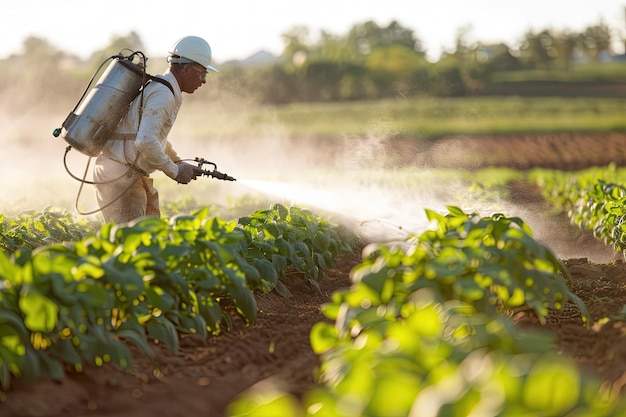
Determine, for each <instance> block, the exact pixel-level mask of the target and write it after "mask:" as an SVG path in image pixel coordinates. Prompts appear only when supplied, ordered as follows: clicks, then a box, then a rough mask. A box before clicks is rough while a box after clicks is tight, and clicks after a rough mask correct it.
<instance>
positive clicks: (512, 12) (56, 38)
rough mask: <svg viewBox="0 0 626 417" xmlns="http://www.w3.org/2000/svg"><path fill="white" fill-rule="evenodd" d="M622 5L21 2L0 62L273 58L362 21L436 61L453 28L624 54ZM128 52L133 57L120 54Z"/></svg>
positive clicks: (482, 0)
mask: <svg viewBox="0 0 626 417" xmlns="http://www.w3.org/2000/svg"><path fill="white" fill-rule="evenodd" d="M625 7H626V0H524V1H512V0H436V1H433V0H264V1H256V0H222V1H206V0H204V1H199V0H173V1H170V2H166V1H162V0H152V1H144V0H106V1H100V2H96V1H92V0H20V1H11V2H3V5H2V6H0V15H1V16H2V25H0V59H3V58H7V57H8V56H10V55H11V54H16V53H20V52H21V49H22V45H23V41H24V39H26V38H27V37H28V36H36V37H40V38H44V39H46V40H47V41H48V42H49V43H50V44H51V45H52V46H54V47H56V48H58V49H60V50H62V51H65V52H69V53H74V54H77V55H79V56H81V57H83V58H86V57H88V56H89V55H90V54H91V53H92V52H94V51H96V50H98V49H101V48H104V47H106V46H107V45H108V44H109V43H110V40H111V39H112V38H113V37H115V36H125V35H127V34H129V33H130V32H131V31H135V32H137V33H138V34H139V36H140V38H141V39H142V41H143V43H144V49H145V50H144V51H142V52H144V53H145V54H146V55H147V56H148V57H149V56H151V55H157V56H164V55H165V54H166V53H167V50H168V49H169V47H170V46H171V45H172V44H173V43H174V42H175V41H176V40H177V39H179V38H180V37H182V36H185V35H197V36H201V37H203V38H205V39H206V40H207V41H208V42H209V43H210V45H211V48H212V50H213V59H214V62H215V63H219V62H224V61H228V60H231V59H243V58H246V57H248V56H250V55H252V54H254V53H256V52H258V51H260V50H264V51H267V52H271V53H274V54H280V52H281V51H282V49H283V42H282V38H281V35H282V34H284V33H286V32H287V31H288V30H290V29H291V28H293V27H294V26H305V27H307V28H309V30H310V33H311V36H312V39H311V41H315V40H316V39H317V35H318V34H319V32H320V31H322V30H323V31H326V32H329V33H332V34H335V35H346V34H347V33H348V31H349V29H350V28H351V27H352V26H353V25H355V24H358V23H363V22H365V21H368V20H372V21H374V22H376V23H377V24H378V25H379V26H386V25H388V24H389V23H390V22H391V21H393V20H396V21H397V22H399V23H400V24H401V25H402V26H404V27H406V28H409V29H412V30H413V31H414V33H415V35H416V37H417V38H418V39H420V40H421V42H422V45H423V47H424V48H425V49H426V51H427V55H428V57H429V58H431V60H436V59H437V58H438V57H439V56H440V54H441V52H442V51H452V50H453V49H454V44H455V40H456V38H457V35H458V33H459V30H460V29H462V28H466V29H469V31H468V32H467V35H466V39H467V40H468V41H469V42H476V41H480V42H483V43H492V42H493V43H496V42H505V43H506V44H508V45H509V46H513V47H514V46H516V45H517V44H518V43H519V41H520V40H521V39H522V38H523V36H524V34H525V33H526V32H528V31H540V30H543V29H553V30H558V31H562V30H572V31H582V30H584V29H585V28H587V27H589V26H592V25H596V24H598V23H599V22H601V21H603V22H605V23H606V24H608V25H609V27H610V28H612V29H613V30H615V35H616V36H615V38H616V40H618V41H620V42H619V45H617V47H616V49H617V50H616V52H619V53H621V52H623V43H621V40H622V39H623V38H626V23H625V12H624V10H625ZM129 48H130V49H134V48H133V47H132V46H129Z"/></svg>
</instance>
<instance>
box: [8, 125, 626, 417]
mask: <svg viewBox="0 0 626 417" xmlns="http://www.w3.org/2000/svg"><path fill="white" fill-rule="evenodd" d="M625 145H626V136H625V135H622V134H616V133H613V134H602V135H600V134H594V135H592V134H585V135H570V134H567V135H556V134H550V135H534V136H523V137H521V136H508V137H484V138H471V140H465V139H464V138H448V139H442V140H439V141H437V142H433V143H430V144H429V145H428V146H426V147H424V146H423V145H422V147H421V148H420V149H415V148H413V147H411V145H410V142H409V141H401V140H400V142H399V146H397V147H396V148H395V150H394V151H392V152H390V154H393V153H396V156H402V158H403V160H402V162H404V163H406V164H409V163H419V164H422V165H426V166H452V167H457V168H458V167H464V168H469V169H475V168H481V167H484V166H489V165H497V166H511V167H514V168H521V169H526V168H532V167H535V166H543V167H549V168H559V169H565V170H570V169H581V168H584V167H588V166H592V165H606V164H608V163H611V162H614V163H616V164H618V165H624V164H625V163H626V146H625ZM485 149H487V150H488V151H487V152H485ZM512 186H513V187H515V189H514V190H512V191H513V192H512V193H511V195H512V196H514V198H515V200H516V201H515V202H516V203H518V204H523V205H525V207H526V209H527V210H528V211H529V212H535V213H536V214H537V215H539V216H544V215H545V216H548V214H547V213H548V208H547V206H546V204H545V202H543V201H542V200H541V197H540V196H539V194H538V190H537V189H536V188H535V187H532V186H529V185H528V184H516V185H512ZM559 221H560V222H561V223H559V222H558V221H557V220H554V219H548V220H546V222H548V223H549V224H552V228H548V232H545V235H543V236H541V240H542V241H543V242H544V243H546V244H547V245H548V246H550V247H554V248H558V250H557V249H555V252H556V253H557V254H560V253H563V254H569V253H573V252H572V251H568V249H576V251H574V252H575V253H580V254H581V255H580V256H578V257H572V258H569V257H567V256H565V257H562V259H563V260H564V263H565V264H566V266H567V267H568V269H569V271H570V273H571V275H572V278H573V281H572V284H571V286H572V289H573V290H574V292H575V293H576V294H578V296H579V297H581V298H582V300H583V301H584V302H585V303H586V304H587V307H588V308H589V311H590V313H591V316H592V324H593V325H592V326H591V328H590V329H587V328H585V326H583V324H582V322H581V319H580V314H579V313H578V312H577V311H576V310H575V309H573V308H569V307H568V308H565V309H564V310H561V311H558V312H553V313H552V314H551V316H550V318H549V320H548V323H547V324H546V325H545V326H543V327H544V328H545V329H546V330H548V331H551V332H553V333H554V335H555V336H556V339H557V341H558V342H557V343H558V350H559V352H561V353H562V354H563V355H568V356H571V357H573V358H575V359H576V360H577V361H578V362H579V363H580V364H581V366H582V367H583V368H585V369H587V370H589V371H591V372H594V373H596V374H597V375H598V376H599V377H601V378H602V379H603V380H604V381H606V384H607V385H609V386H611V387H612V388H613V389H615V390H617V391H620V392H622V391H624V392H626V388H623V387H624V385H626V339H624V337H623V334H624V332H626V323H625V322H622V321H619V320H609V321H608V322H606V323H604V324H600V323H601V322H600V319H602V318H607V317H608V318H611V317H613V316H616V315H618V314H619V313H620V312H621V311H622V308H623V307H624V305H626V264H625V263H624V262H623V261H621V257H620V256H619V255H616V254H614V253H613V251H612V250H611V248H608V247H606V246H604V245H603V244H602V242H598V241H597V240H595V239H593V237H591V236H589V235H588V234H584V233H581V232H577V231H575V230H572V229H571V228H568V227H567V226H566V225H565V226H564V225H563V223H562V222H563V220H562V219H560V220H559ZM550 222H552V223H550ZM565 229H567V230H568V233H564V232H563V230H565ZM597 259H603V261H601V262H599V263H598V262H596V261H595V260H597ZM606 259H609V261H606ZM358 261H359V257H358V255H354V256H346V257H343V258H341V259H340V260H339V261H338V263H337V265H335V266H334V267H333V268H331V269H329V270H328V271H327V274H326V277H325V278H324V279H323V280H322V282H321V289H322V294H318V293H317V292H316V291H315V290H314V289H313V288H311V287H309V286H308V285H305V284H304V283H303V281H302V280H300V279H298V277H292V278H290V280H289V282H288V287H289V288H290V291H291V292H292V294H293V297H292V298H284V297H281V296H279V295H277V294H274V293H270V294H258V295H257V300H258V305H259V313H258V320H257V322H256V323H255V324H254V325H253V326H251V327H246V326H245V325H244V324H243V323H242V321H241V320H240V319H238V318H237V317H236V316H235V315H233V318H234V323H233V328H232V330H231V331H227V332H224V333H223V334H221V335H219V336H217V337H209V338H208V339H199V338H197V337H194V336H181V346H180V351H179V352H177V353H173V352H170V351H168V350H167V349H166V348H165V347H163V346H160V345H154V349H155V351H156V352H157V354H158V359H157V360H155V361H154V362H151V361H150V360H148V359H146V357H145V356H144V355H143V354H142V353H140V352H139V351H135V355H134V357H135V362H134V368H133V369H132V371H130V372H123V371H121V370H119V369H117V368H115V367H113V366H105V367H102V368H90V369H87V370H86V371H85V372H82V373H75V372H69V373H68V375H67V377H66V378H65V379H64V380H63V381H61V382H54V381H38V382H37V383H36V384H34V385H33V386H31V385H28V384H26V383H25V382H24V381H19V380H18V381H17V382H16V383H15V385H14V386H13V387H12V389H11V390H10V391H9V392H8V393H7V399H6V401H5V402H4V403H3V404H0V415H2V416H7V417H9V416H10V417H13V416H21V417H24V416H68V415H72V416H114V415H115V416H117V415H123V416H138V417H141V416H146V417H147V416H156V415H158V416H168V417H173V416H186V417H192V416H220V415H222V414H223V412H224V409H225V407H226V406H227V404H228V403H229V402H231V401H232V399H233V397H234V396H236V395H237V394H239V393H241V392H242V391H244V390H245V389H246V388H248V387H251V386H252V385H254V384H256V383H258V382H260V381H264V380H267V379H271V380H273V381H275V382H276V383H278V384H280V386H282V387H283V388H285V389H286V390H288V391H289V392H292V393H294V394H296V395H301V394H302V393H303V392H305V391H307V390H308V389H309V388H311V386H312V384H313V383H314V377H313V374H314V371H315V368H316V366H317V365H318V359H317V357H316V356H315V355H314V354H313V352H312V351H311V348H310V345H309V332H310V329H311V326H312V325H313V324H314V323H315V322H317V321H320V320H323V319H324V318H323V316H322V315H321V313H320V311H319V307H320V305H321V304H323V303H324V302H327V301H329V297H330V295H331V294H332V292H333V291H335V290H337V289H339V288H342V287H346V286H348V285H349V284H350V281H349V271H350V269H351V268H352V267H353V266H354V265H356V264H357V263H358ZM515 319H516V320H518V322H519V323H520V325H532V326H538V324H537V321H536V320H535V318H534V317H533V316H532V315H531V314H527V313H519V314H518V315H517V316H516V317H515Z"/></svg>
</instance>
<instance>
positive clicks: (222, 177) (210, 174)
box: [194, 157, 237, 181]
mask: <svg viewBox="0 0 626 417" xmlns="http://www.w3.org/2000/svg"><path fill="white" fill-rule="evenodd" d="M194 161H195V162H197V163H198V167H199V168H200V169H202V165H205V164H206V165H212V166H213V170H208V169H203V170H202V175H205V176H207V177H213V178H216V179H218V180H224V181H237V180H236V179H235V178H234V177H231V176H230V175H228V174H226V173H221V172H219V171H218V170H217V165H215V164H214V163H213V162H210V161H207V160H206V159H204V158H199V157H196V158H194Z"/></svg>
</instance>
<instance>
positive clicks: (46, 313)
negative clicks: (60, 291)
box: [19, 287, 59, 332]
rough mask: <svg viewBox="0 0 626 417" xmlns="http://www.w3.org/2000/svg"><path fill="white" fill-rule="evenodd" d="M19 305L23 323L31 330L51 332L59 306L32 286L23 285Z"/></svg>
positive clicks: (56, 319) (56, 318) (55, 322)
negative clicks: (22, 314)
mask: <svg viewBox="0 0 626 417" xmlns="http://www.w3.org/2000/svg"><path fill="white" fill-rule="evenodd" d="M19 306H20V309H21V310H22V312H23V313H24V325H25V326H26V327H27V328H28V329H29V330H30V331H32V332H52V331H53V330H54V328H55V326H56V324H57V321H58V316H59V306H58V305H57V304H56V303H54V302H53V301H52V300H51V299H49V298H48V297H46V296H45V295H43V294H41V293H40V292H39V291H37V290H36V289H35V288H33V287H23V288H22V291H21V293H20V298H19Z"/></svg>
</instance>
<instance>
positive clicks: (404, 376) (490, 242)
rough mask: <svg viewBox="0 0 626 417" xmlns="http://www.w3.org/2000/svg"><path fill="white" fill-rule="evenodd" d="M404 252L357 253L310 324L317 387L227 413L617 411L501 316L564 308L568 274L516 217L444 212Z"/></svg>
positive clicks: (237, 405)
mask: <svg viewBox="0 0 626 417" xmlns="http://www.w3.org/2000/svg"><path fill="white" fill-rule="evenodd" d="M448 209H449V212H448V213H447V214H445V215H440V214H437V213H435V212H433V211H427V215H428V218H429V219H430V220H431V221H432V222H433V223H434V224H435V225H436V227H435V228H434V229H433V230H428V231H426V232H424V233H423V234H421V235H419V236H414V237H412V238H411V239H408V240H407V241H406V242H403V243H402V244H395V245H391V244H379V245H376V246H373V247H371V248H369V249H368V250H366V251H365V252H364V254H363V261H362V263H361V264H360V265H358V266H357V267H356V268H355V269H354V270H353V272H352V281H353V284H352V286H351V287H350V288H349V289H346V290H343V291H338V292H336V293H335V294H334V295H333V300H332V302H331V303H329V304H327V305H326V306H324V309H323V312H324V314H325V315H326V317H327V318H328V319H330V320H332V321H333V323H327V322H320V323H317V324H316V325H315V326H314V328H313V329H312V331H311V344H312V346H313V348H314V350H315V351H316V352H317V353H318V354H319V355H320V359H321V369H320V374H319V384H318V386H317V387H316V388H315V389H313V390H312V391H310V392H309V393H307V394H306V395H305V398H304V400H303V403H299V402H298V401H296V400H295V399H294V398H293V397H290V396H289V395H287V394H285V393H284V392H280V391H276V390H268V391H265V392H261V393H256V394H255V395H244V396H242V397H240V398H239V399H238V400H236V401H235V402H233V403H232V404H231V406H230V409H229V415H230V416H242V415H246V416H255V415H258V416H261V415H281V416H287V417H289V416H292V417H295V416H305V415H306V416H333V417H352V416H354V417H357V416H377V417H382V416H389V417H391V416H420V417H430V416H465V415H477V416H565V415H585V416H609V415H615V414H613V413H615V412H616V411H617V410H618V409H619V410H620V411H622V412H624V410H625V409H626V408H625V407H624V405H622V404H620V403H619V402H618V401H617V400H616V399H615V398H612V397H610V396H609V394H607V393H605V392H603V391H602V390H601V388H600V384H599V382H598V381H596V380H595V379H594V378H592V377H589V376H587V375H584V374H582V373H581V372H580V371H579V369H578V367H577V365H576V364H575V363H574V362H573V361H572V360H569V359H567V358H565V357H563V356H561V355H558V354H557V353H556V352H555V351H554V348H553V344H552V342H553V341H552V339H551V337H550V336H549V335H548V334H546V333H542V332H538V331H530V330H523V329H519V328H517V327H516V326H515V325H514V323H513V322H512V320H511V319H509V318H508V316H507V315H506V314H505V313H506V312H508V311H510V310H511V309H515V308H527V307H530V308H532V309H533V310H534V312H535V313H536V314H537V316H538V317H539V318H545V317H546V315H547V313H548V310H549V309H560V308H562V307H563V306H564V305H565V304H566V303H574V304H575V305H576V306H577V307H578V308H579V310H580V314H581V320H583V321H586V320H587V317H588V314H587V311H586V307H585V305H584V304H583V303H582V302H581V301H580V300H579V299H578V298H577V297H576V296H575V295H574V294H573V293H571V292H570V291H569V289H568V287H567V285H566V280H567V278H568V275H567V270H566V268H565V267H564V266H563V264H562V263H561V262H560V261H559V260H558V259H557V258H556V257H555V256H554V254H553V253H552V252H551V251H550V249H549V248H547V247H545V246H543V245H542V244H540V243H538V242H537V241H535V240H534V239H533V237H532V231H531V230H530V229H529V227H528V226H527V225H526V224H525V223H524V222H523V221H522V220H521V219H519V218H515V217H506V216H505V215H503V214H494V215H492V216H489V217H480V216H478V215H477V214H466V213H464V212H463V211H462V210H460V209H459V208H456V207H449V208H448Z"/></svg>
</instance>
